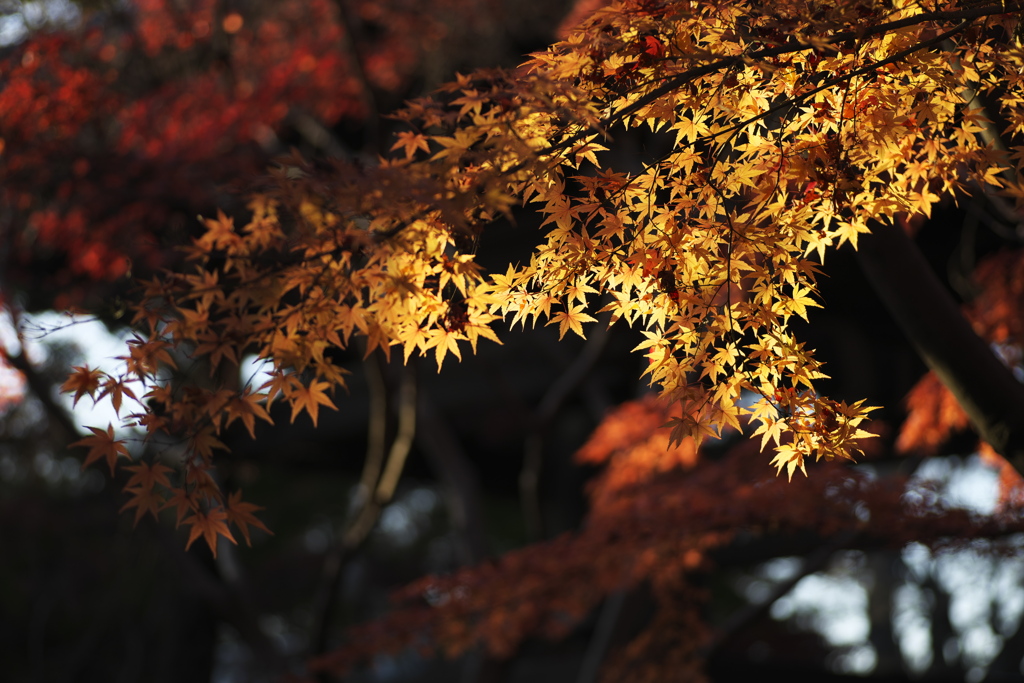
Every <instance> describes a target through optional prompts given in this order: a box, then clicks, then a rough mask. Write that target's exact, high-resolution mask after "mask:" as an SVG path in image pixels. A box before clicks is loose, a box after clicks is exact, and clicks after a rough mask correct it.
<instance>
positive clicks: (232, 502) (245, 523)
mask: <svg viewBox="0 0 1024 683" xmlns="http://www.w3.org/2000/svg"><path fill="white" fill-rule="evenodd" d="M227 508H228V509H227V515H228V521H229V522H230V523H232V524H234V525H235V526H236V527H238V530H239V531H240V532H242V536H243V537H244V538H245V544H246V545H247V546H250V547H251V546H252V541H251V539H250V538H249V527H250V526H254V527H256V528H257V529H259V530H260V531H265V532H267V533H268V534H270V535H271V536H273V532H271V531H270V529H268V528H267V527H266V525H264V524H263V522H261V521H260V520H259V519H257V518H256V516H255V515H253V514H252V513H254V512H256V511H258V510H262V509H263V508H262V507H260V506H259V505H253V504H252V503H245V502H243V501H242V492H241V491H235V492H234V493H232V494H230V495H229V496H228V505H227Z"/></svg>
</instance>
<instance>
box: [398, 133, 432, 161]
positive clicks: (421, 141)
mask: <svg viewBox="0 0 1024 683" xmlns="http://www.w3.org/2000/svg"><path fill="white" fill-rule="evenodd" d="M396 137H397V138H398V141H397V142H395V144H393V145H391V150H392V151H394V150H396V149H401V150H402V151H403V152H405V158H406V159H412V158H413V157H414V156H416V150H418V149H421V150H423V151H424V152H427V153H428V154H429V153H430V144H429V143H428V142H427V136H425V135H423V133H414V132H412V131H401V132H399V133H398V134H397V135H396Z"/></svg>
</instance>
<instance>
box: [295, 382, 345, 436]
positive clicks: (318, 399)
mask: <svg viewBox="0 0 1024 683" xmlns="http://www.w3.org/2000/svg"><path fill="white" fill-rule="evenodd" d="M330 386H331V385H330V384H328V383H327V382H318V381H316V380H313V381H312V382H310V383H309V386H308V387H303V386H300V387H298V388H296V389H292V390H291V392H290V395H289V398H291V400H292V422H295V417H296V416H297V415H298V414H299V413H300V412H302V410H303V409H305V411H306V412H307V413H309V416H310V417H311V418H312V419H313V426H314V427H315V426H316V420H317V417H318V414H319V412H320V406H321V405H325V406H327V407H328V408H333V409H334V410H337V409H338V408H337V406H335V405H334V404H333V403H332V402H331V399H330V398H328V397H327V394H325V393H324V389H326V388H328V387H330Z"/></svg>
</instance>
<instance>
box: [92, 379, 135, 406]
mask: <svg viewBox="0 0 1024 683" xmlns="http://www.w3.org/2000/svg"><path fill="white" fill-rule="evenodd" d="M107 395H109V396H110V403H111V404H112V405H113V406H114V412H115V413H117V414H118V415H120V414H121V402H122V401H123V400H124V397H125V396H127V397H128V398H130V399H133V400H135V401H138V400H139V399H137V398H135V392H133V391H132V390H131V388H130V387H128V386H127V385H126V384H125V383H124V379H123V378H122V379H114V378H113V377H108V378H107V381H106V382H104V384H103V392H102V393H101V394H100V396H99V397H100V398H101V399H102V398H103V397H104V396H107Z"/></svg>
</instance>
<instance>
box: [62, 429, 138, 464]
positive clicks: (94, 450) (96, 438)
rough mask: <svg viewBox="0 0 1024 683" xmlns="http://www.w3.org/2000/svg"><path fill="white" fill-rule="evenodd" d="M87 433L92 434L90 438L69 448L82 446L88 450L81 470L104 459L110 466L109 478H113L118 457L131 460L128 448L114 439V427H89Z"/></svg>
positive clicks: (120, 441)
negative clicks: (104, 428)
mask: <svg viewBox="0 0 1024 683" xmlns="http://www.w3.org/2000/svg"><path fill="white" fill-rule="evenodd" d="M89 431H91V432H92V436H87V437H85V438H84V439H80V440H78V441H76V442H74V443H73V444H71V446H84V447H86V448H88V449H89V454H88V455H87V456H85V462H84V463H82V469H85V468H86V467H88V466H89V465H91V464H92V463H94V462H96V461H97V460H99V459H101V458H105V459H106V461H107V465H109V466H110V476H114V468H115V467H116V466H117V458H118V457H119V456H122V455H123V456H124V457H126V458H128V459H129V460H131V456H130V455H128V447H127V446H125V445H124V441H122V440H120V439H115V438H114V427H113V425H111V424H109V423H108V424H107V428H106V430H103V429H100V428H99V427H89Z"/></svg>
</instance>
